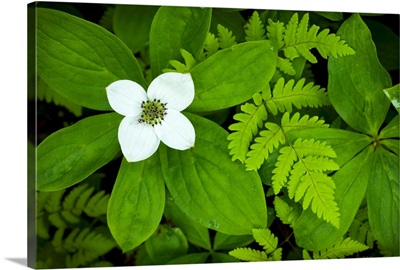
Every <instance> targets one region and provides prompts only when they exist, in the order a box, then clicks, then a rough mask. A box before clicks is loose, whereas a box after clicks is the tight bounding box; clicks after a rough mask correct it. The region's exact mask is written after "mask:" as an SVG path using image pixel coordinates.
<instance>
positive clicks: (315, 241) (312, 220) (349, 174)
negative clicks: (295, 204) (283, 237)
mask: <svg viewBox="0 0 400 270" xmlns="http://www.w3.org/2000/svg"><path fill="white" fill-rule="evenodd" d="M372 148H373V147H372V146H371V147H368V148H366V149H364V150H363V151H362V152H361V153H360V154H358V155H357V156H355V157H354V158H353V159H351V160H350V161H349V162H347V163H346V164H345V165H344V166H343V167H341V168H340V170H339V171H337V172H336V173H335V174H334V175H333V176H332V179H333V180H334V182H335V184H336V189H335V201H336V203H337V205H338V208H339V213H340V216H339V218H340V225H339V229H338V228H335V227H334V226H333V225H331V224H330V223H327V222H325V221H323V220H321V219H318V218H317V217H316V216H315V214H314V213H313V212H312V211H311V210H310V209H307V210H306V211H303V213H302V214H301V215H300V217H299V218H298V219H297V220H296V221H295V222H294V224H292V227H293V231H294V235H295V238H296V244H297V245H298V246H299V247H302V248H305V249H307V250H310V251H320V250H323V249H327V248H329V247H331V246H332V245H334V244H335V243H336V242H338V241H339V240H340V239H341V237H343V236H344V234H345V233H346V232H347V231H348V229H349V227H350V225H351V224H352V222H353V220H354V217H355V215H356V213H357V211H358V209H359V207H360V204H361V201H362V200H363V198H364V195H365V192H366V190H367V186H368V179H369V177H370V175H371V173H372V162H373V161H372V152H373V149H372Z"/></svg>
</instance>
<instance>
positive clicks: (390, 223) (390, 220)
mask: <svg viewBox="0 0 400 270" xmlns="http://www.w3.org/2000/svg"><path fill="white" fill-rule="evenodd" d="M399 175H400V172H399V157H398V156H396V155H394V154H393V153H390V152H388V151H386V150H384V149H383V148H382V147H378V148H377V149H376V150H375V153H374V158H373V163H372V172H371V174H370V178H369V183H368V191H367V204H368V218H369V223H370V225H371V229H372V232H373V234H374V236H375V238H376V240H377V241H378V247H379V249H380V250H381V253H383V254H385V255H388V256H399V241H400V239H399V226H400V224H399V195H400V194H399V185H400V181H399Z"/></svg>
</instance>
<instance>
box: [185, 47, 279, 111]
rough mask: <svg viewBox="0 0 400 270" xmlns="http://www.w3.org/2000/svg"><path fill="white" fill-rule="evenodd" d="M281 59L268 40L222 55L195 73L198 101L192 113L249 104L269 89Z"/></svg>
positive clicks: (228, 51)
mask: <svg viewBox="0 0 400 270" xmlns="http://www.w3.org/2000/svg"><path fill="white" fill-rule="evenodd" d="M277 56H278V54H277V49H276V48H274V47H273V46H272V44H271V42H270V41H268V40H265V41H255V42H245V43H241V44H237V45H233V46H232V47H230V48H229V49H225V50H221V51H218V52H217V53H215V54H214V55H212V56H210V57H209V58H207V59H206V60H205V61H203V62H201V63H199V64H198V65H197V66H195V67H194V68H193V69H192V71H191V75H192V78H193V81H194V85H195V98H194V100H193V102H192V104H191V105H190V106H189V108H188V110H189V111H194V112H204V111H213V110H219V109H223V108H228V107H231V106H234V105H237V104H240V103H242V102H244V101H247V100H248V99H250V98H251V97H252V96H253V95H254V94H255V93H257V92H260V91H261V90H263V89H264V88H265V87H266V86H267V85H268V83H269V81H270V80H271V78H272V76H273V74H274V72H275V68H276V62H277Z"/></svg>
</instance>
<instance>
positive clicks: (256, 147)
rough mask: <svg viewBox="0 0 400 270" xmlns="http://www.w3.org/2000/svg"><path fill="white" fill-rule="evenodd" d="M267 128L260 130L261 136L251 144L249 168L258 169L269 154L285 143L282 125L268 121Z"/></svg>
mask: <svg viewBox="0 0 400 270" xmlns="http://www.w3.org/2000/svg"><path fill="white" fill-rule="evenodd" d="M265 127H266V130H263V131H261V132H260V136H259V137H257V138H255V140H254V141H255V143H254V144H252V145H251V146H250V148H251V150H250V151H249V152H248V153H247V159H246V168H247V170H257V169H259V168H260V166H261V164H263V163H264V160H265V159H267V158H268V156H269V154H270V153H272V151H274V149H276V148H278V147H279V145H280V144H284V143H285V134H284V133H283V131H282V129H281V127H280V126H279V125H277V124H275V123H270V122H268V123H266V124H265Z"/></svg>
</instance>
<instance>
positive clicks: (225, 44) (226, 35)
mask: <svg viewBox="0 0 400 270" xmlns="http://www.w3.org/2000/svg"><path fill="white" fill-rule="evenodd" d="M217 29H218V43H219V47H220V48H221V49H226V48H230V47H231V46H232V45H235V44H236V41H235V36H232V32H231V31H229V30H228V29H227V28H225V27H223V26H222V25H220V24H218V26H217Z"/></svg>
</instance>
